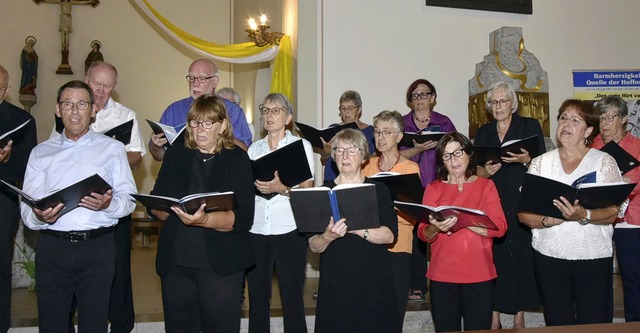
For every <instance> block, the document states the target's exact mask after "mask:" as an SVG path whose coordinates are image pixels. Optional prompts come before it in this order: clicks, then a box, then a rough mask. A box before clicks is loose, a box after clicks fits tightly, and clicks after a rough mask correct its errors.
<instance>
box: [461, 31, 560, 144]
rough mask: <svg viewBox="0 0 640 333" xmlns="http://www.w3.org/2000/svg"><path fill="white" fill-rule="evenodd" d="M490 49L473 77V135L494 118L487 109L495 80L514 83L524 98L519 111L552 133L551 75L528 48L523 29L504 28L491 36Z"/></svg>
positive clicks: (471, 129) (471, 119) (477, 66)
mask: <svg viewBox="0 0 640 333" xmlns="http://www.w3.org/2000/svg"><path fill="white" fill-rule="evenodd" d="M489 47H490V52H489V54H488V55H486V56H484V59H483V61H482V62H480V63H478V64H476V73H475V75H474V76H473V78H472V79H471V80H469V137H470V138H473V137H475V133H476V130H477V129H478V128H479V127H480V126H482V125H483V124H484V123H485V122H488V121H491V119H492V117H491V115H490V114H488V113H487V110H486V92H487V90H488V89H489V88H491V87H492V86H493V85H494V84H495V83H497V82H499V81H505V82H509V83H511V85H512V86H513V88H514V89H515V90H516V93H517V94H518V99H519V100H520V101H521V103H520V106H519V108H518V114H520V115H523V116H529V117H533V118H536V119H538V121H539V122H540V125H541V127H542V131H543V133H544V134H545V136H549V109H548V108H549V77H548V76H547V72H545V71H544V70H543V69H542V67H541V66H540V62H539V61H538V59H537V58H536V57H535V56H534V55H533V54H532V53H531V52H529V51H527V50H526V49H525V47H524V38H523V37H522V28H516V27H502V28H500V29H498V30H495V31H493V32H491V34H490V35H489Z"/></svg>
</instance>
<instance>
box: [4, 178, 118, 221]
mask: <svg viewBox="0 0 640 333" xmlns="http://www.w3.org/2000/svg"><path fill="white" fill-rule="evenodd" d="M0 184H3V185H4V186H5V188H7V189H9V190H10V191H12V192H14V193H15V194H18V195H21V196H22V201H24V202H25V203H26V204H27V205H29V206H30V207H36V208H38V209H40V210H45V209H47V208H50V207H55V206H57V205H58V204H59V203H64V208H63V209H62V212H61V213H60V215H61V216H62V215H64V214H66V213H68V212H70V211H72V210H73V209H75V208H77V207H78V204H79V203H80V200H81V199H82V198H84V197H85V196H88V195H91V193H93V192H95V193H100V194H105V193H107V191H108V190H110V189H111V185H109V184H108V183H107V182H106V181H105V180H104V179H103V178H102V177H100V176H99V175H98V174H95V175H93V176H89V177H87V178H85V179H82V180H80V181H77V182H75V183H73V184H71V185H69V186H67V187H65V188H63V189H60V190H58V191H56V192H53V193H51V194H49V195H47V196H46V197H44V198H40V199H35V198H33V197H32V196H30V195H29V194H27V193H25V192H23V191H22V190H20V189H19V188H17V187H15V186H13V185H11V184H10V183H7V182H5V181H4V180H1V179H0Z"/></svg>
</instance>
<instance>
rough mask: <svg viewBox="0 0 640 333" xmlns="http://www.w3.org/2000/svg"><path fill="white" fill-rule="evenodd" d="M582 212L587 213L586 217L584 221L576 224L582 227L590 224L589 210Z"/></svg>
mask: <svg viewBox="0 0 640 333" xmlns="http://www.w3.org/2000/svg"><path fill="white" fill-rule="evenodd" d="M584 211H585V212H586V213H587V216H586V217H585V218H584V220H580V221H578V222H580V224H582V225H587V224H589V223H591V210H590V209H585V210H584Z"/></svg>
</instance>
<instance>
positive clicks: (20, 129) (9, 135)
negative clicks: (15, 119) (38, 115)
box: [0, 119, 31, 149]
mask: <svg viewBox="0 0 640 333" xmlns="http://www.w3.org/2000/svg"><path fill="white" fill-rule="evenodd" d="M30 121H31V119H29V120H27V121H25V122H24V123H22V124H20V125H18V126H17V127H15V128H14V129H12V130H10V131H7V132H6V133H4V134H2V135H0V149H2V148H4V146H6V145H7V143H9V141H11V140H13V143H14V146H15V144H16V143H18V142H19V141H20V140H22V139H23V138H24V136H25V135H26V134H27V128H28V127H27V124H29V122H30Z"/></svg>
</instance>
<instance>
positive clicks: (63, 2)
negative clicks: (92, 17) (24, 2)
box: [33, 0, 100, 74]
mask: <svg viewBox="0 0 640 333" xmlns="http://www.w3.org/2000/svg"><path fill="white" fill-rule="evenodd" d="M33 1H34V2H35V3H36V4H38V5H39V4H41V3H43V2H44V3H49V4H59V5H60V24H59V26H58V31H60V41H61V48H62V50H61V53H62V62H61V63H60V66H58V70H56V74H73V71H72V70H71V65H69V35H70V34H71V33H72V32H73V25H72V24H71V9H72V8H73V5H90V6H91V7H96V6H97V5H99V4H100V0H33Z"/></svg>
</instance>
